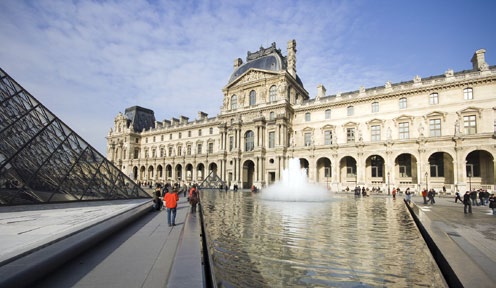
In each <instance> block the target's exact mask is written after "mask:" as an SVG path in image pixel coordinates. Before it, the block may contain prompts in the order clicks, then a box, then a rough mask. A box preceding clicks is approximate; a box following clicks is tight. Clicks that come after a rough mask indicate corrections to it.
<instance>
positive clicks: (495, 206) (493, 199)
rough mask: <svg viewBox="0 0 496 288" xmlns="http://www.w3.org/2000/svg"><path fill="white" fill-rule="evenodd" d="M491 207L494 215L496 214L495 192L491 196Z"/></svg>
mask: <svg viewBox="0 0 496 288" xmlns="http://www.w3.org/2000/svg"><path fill="white" fill-rule="evenodd" d="M489 208H491V209H493V215H496V197H494V193H493V194H491V196H489Z"/></svg>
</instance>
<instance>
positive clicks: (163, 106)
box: [0, 0, 496, 154]
mask: <svg viewBox="0 0 496 288" xmlns="http://www.w3.org/2000/svg"><path fill="white" fill-rule="evenodd" d="M381 5H382V6H381ZM398 5H399V4H398ZM412 5H413V4H412ZM416 5H417V4H416ZM418 5H420V6H422V4H418ZM390 6H391V5H390V4H389V3H388V4H385V3H381V2H380V1H379V2H378V3H377V2H376V1H374V3H370V4H369V3H367V2H361V1H357V2H355V1H325V0H322V1H297V0H293V1H283V0H277V1H213V0H211V1H195V0H190V1H172V0H170V1H131V0H129V1H33V2H31V1H16V0H5V1H0V39H1V41H2V46H1V47H0V65H1V67H2V68H3V69H4V70H6V72H7V73H9V74H10V75H11V76H13V77H14V79H16V80H17V81H18V82H20V84H21V85H22V86H24V87H25V88H26V89H27V90H28V91H30V92H31V93H32V94H33V95H34V96H35V97H36V98H38V99H39V100H40V101H41V102H42V103H44V104H45V105H46V106H47V107H48V108H49V109H50V110H52V112H54V113H55V114H56V115H57V116H59V117H60V118H61V119H62V120H63V121H65V122H66V123H67V124H68V125H69V126H70V127H71V128H73V129H74V130H76V132H78V133H79V134H80V135H81V136H82V137H83V138H85V139H86V140H87V141H88V142H89V143H90V144H91V145H93V146H95V147H96V148H97V149H98V150H99V151H100V152H102V153H104V154H105V147H106V140H105V138H104V137H105V135H106V133H107V132H108V130H109V129H110V127H111V126H112V125H113V119H114V117H115V115H117V113H118V112H119V111H121V112H123V111H124V109H125V108H127V107H130V106H134V105H140V106H143V107H146V108H150V109H153V110H154V111H155V116H156V117H157V119H158V120H162V119H170V118H171V117H178V116H179V115H184V116H187V117H190V119H194V118H195V117H196V115H197V114H196V113H197V112H198V111H199V110H201V111H204V112H207V113H209V115H210V116H215V115H216V114H217V113H218V112H219V107H220V105H221V104H222V88H223V86H224V85H225V84H226V83H227V81H228V79H229V76H230V74H231V72H232V69H233V68H232V67H233V66H232V65H233V60H234V59H235V58H238V57H239V58H242V59H243V60H244V58H245V56H246V51H252V52H253V51H256V50H258V48H259V47H260V45H262V46H264V47H267V46H269V45H270V44H271V43H272V42H276V43H277V46H278V48H280V49H281V50H282V52H283V54H286V44H287V41H288V40H291V39H296V40H297V49H298V52H297V72H298V74H299V76H300V77H301V79H302V80H303V82H304V85H305V87H306V89H307V90H308V91H309V93H310V95H311V96H312V97H313V96H314V95H315V94H316V86H317V85H318V84H320V83H322V84H324V85H325V86H326V87H327V89H328V93H331V94H334V93H336V92H338V91H340V92H346V91H350V90H357V89H358V88H359V87H360V86H361V85H363V86H365V87H371V86H378V85H383V84H384V83H385V82H386V81H388V80H391V81H406V80H410V79H412V78H413V76H415V74H419V73H420V74H421V72H423V71H418V72H417V71H414V70H413V69H414V68H415V69H417V70H419V69H421V68H422V69H423V66H421V64H419V62H420V61H419V60H418V59H419V57H418V55H416V54H415V53H413V52H412V51H415V50H414V49H413V48H412V50H411V51H398V50H401V49H398V48H397V47H399V46H398V45H399V44H402V43H398V42H401V40H403V39H411V40H412V41H417V42H415V43H423V42H422V39H421V40H418V39H417V38H416V37H421V36H422V33H427V32H429V31H425V30H421V29H417V30H421V31H413V32H416V33H412V31H410V30H409V29H411V27H410V26H406V27H404V28H403V29H404V30H406V31H407V32H408V33H410V34H409V35H408V37H406V38H405V36H404V35H389V34H387V35H384V31H386V30H387V29H386V28H384V27H389V26H387V25H389V22H387V21H388V19H389V18H388V17H387V16H389V15H394V14H391V13H390V12H389V10H388V11H386V12H384V11H382V10H381V9H383V7H390ZM409 9H410V7H409ZM422 11H423V10H422ZM406 12H410V11H401V12H398V13H400V14H401V13H406ZM381 13H384V15H385V16H384V15H382V14H381ZM387 13H390V14H387ZM376 15H380V16H381V17H375V16H376ZM398 17H400V16H398ZM384 23H386V24H384ZM400 24H401V25H403V23H398V25H400ZM384 25H386V26H384ZM408 25H418V24H415V23H413V24H408ZM421 25H422V24H421ZM415 28H418V27H415ZM381 29H382V30H381ZM385 29H386V30H385ZM401 29H402V28H398V29H396V30H395V31H401ZM405 33H406V32H405ZM430 33H435V31H434V32H430ZM400 36H401V37H400ZM447 36H448V37H452V36H451V35H447ZM487 37H490V36H489V35H487ZM375 39H379V40H380V41H381V42H375ZM395 39H400V40H398V41H395ZM474 41H475V40H474ZM492 41H493V42H489V44H494V40H492ZM403 42H404V41H403ZM482 44H484V43H481V45H482ZM403 45H404V44H403ZM423 45H425V43H423ZM401 47H404V46H401ZM432 48H433V49H434V47H432ZM478 48H481V47H480V46H477V47H474V48H470V49H469V51H470V52H469V53H473V51H475V50H476V49H478ZM486 48H489V47H486ZM492 48H494V45H493V47H492ZM403 49H405V48H403ZM495 49H496V48H495ZM422 53H432V54H435V53H439V52H438V51H436V52H432V51H422ZM464 53H467V52H465V51H464ZM492 53H495V54H496V51H494V52H492ZM405 55H408V57H406V56H405ZM462 56H463V57H465V58H469V57H470V56H471V55H470V54H469V55H462ZM451 58H452V57H451ZM427 59H432V56H431V58H426V62H434V61H429V60H427ZM453 61H454V62H458V59H454V60H453ZM490 63H491V62H490ZM429 64H430V63H429ZM432 65H434V64H432ZM436 67H437V66H436ZM447 68H449V67H437V68H436V69H439V72H437V74H441V73H442V72H443V71H444V70H445V69H447ZM424 71H427V69H425V70H424ZM431 75H433V74H430V75H421V76H423V77H427V76H431Z"/></svg>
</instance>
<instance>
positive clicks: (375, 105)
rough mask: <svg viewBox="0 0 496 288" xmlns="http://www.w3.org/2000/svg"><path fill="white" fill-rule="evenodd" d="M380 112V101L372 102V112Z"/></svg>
mask: <svg viewBox="0 0 496 288" xmlns="http://www.w3.org/2000/svg"><path fill="white" fill-rule="evenodd" d="M377 112H379V102H374V103H372V113H377Z"/></svg>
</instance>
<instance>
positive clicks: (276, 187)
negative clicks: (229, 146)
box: [260, 158, 331, 202]
mask: <svg viewBox="0 0 496 288" xmlns="http://www.w3.org/2000/svg"><path fill="white" fill-rule="evenodd" d="M261 192H262V193H261V194H260V198H262V199H265V200H274V201H292V202H314V201H327V200H330V199H331V197H330V194H329V192H328V191H327V189H325V188H324V187H322V186H319V185H316V184H313V183H308V177H307V173H306V170H305V169H301V167H300V159H299V158H292V159H290V160H289V166H288V169H284V170H283V171H282V175H281V180H280V181H278V182H276V183H274V184H273V185H270V186H269V187H267V188H264V189H262V191H261Z"/></svg>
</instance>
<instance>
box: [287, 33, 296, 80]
mask: <svg viewBox="0 0 496 288" xmlns="http://www.w3.org/2000/svg"><path fill="white" fill-rule="evenodd" d="M288 72H289V74H290V75H291V76H293V77H294V78H295V79H296V40H294V39H293V40H290V41H288Z"/></svg>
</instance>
